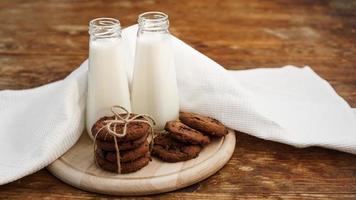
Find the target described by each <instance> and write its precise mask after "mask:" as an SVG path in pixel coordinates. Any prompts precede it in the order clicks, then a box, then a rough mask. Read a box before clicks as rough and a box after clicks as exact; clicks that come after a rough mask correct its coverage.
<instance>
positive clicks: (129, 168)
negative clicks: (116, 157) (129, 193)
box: [95, 153, 151, 174]
mask: <svg viewBox="0 0 356 200" xmlns="http://www.w3.org/2000/svg"><path fill="white" fill-rule="evenodd" d="M95 158H96V161H97V164H98V165H99V167H101V168H102V169H104V170H106V171H110V172H114V173H116V172H117V163H116V162H110V161H108V160H106V159H104V158H102V157H101V156H96V157H95ZM150 160H151V156H150V154H149V153H146V154H145V155H144V156H142V157H140V158H138V159H136V160H134V161H131V162H124V163H121V173H122V174H127V173H131V172H135V171H138V170H140V169H142V168H143V167H145V166H146V165H148V163H149V162H150Z"/></svg>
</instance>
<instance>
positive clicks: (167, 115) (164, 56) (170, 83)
mask: <svg viewBox="0 0 356 200" xmlns="http://www.w3.org/2000/svg"><path fill="white" fill-rule="evenodd" d="M138 23H139V29H138V33H137V41H136V54H135V64H134V76H133V82H132V96H131V98H132V99H131V103H132V110H133V112H134V113H144V114H149V115H150V116H152V117H153V118H154V119H155V121H156V126H155V129H156V130H163V129H164V126H165V124H166V122H167V121H170V120H175V119H177V118H178V114H179V99H178V89H177V80H176V72H175V66H174V57H173V52H172V47H171V35H170V33H169V31H168V27H169V21H168V16H167V15H166V14H164V13H161V12H146V13H143V14H141V15H140V16H139V19H138Z"/></svg>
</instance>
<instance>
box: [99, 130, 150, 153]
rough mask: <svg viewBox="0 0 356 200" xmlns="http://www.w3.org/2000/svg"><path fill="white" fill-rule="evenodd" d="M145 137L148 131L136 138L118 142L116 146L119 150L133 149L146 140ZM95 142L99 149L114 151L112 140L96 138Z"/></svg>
mask: <svg viewBox="0 0 356 200" xmlns="http://www.w3.org/2000/svg"><path fill="white" fill-rule="evenodd" d="M147 137H148V133H146V135H144V136H143V137H140V138H138V139H136V140H131V141H127V142H118V147H119V149H120V150H129V149H135V148H137V147H139V146H140V145H142V144H143V143H144V142H145V141H146V140H147ZM96 144H97V147H98V148H99V149H103V150H104V151H116V149H115V143H114V141H111V142H110V141H102V140H96Z"/></svg>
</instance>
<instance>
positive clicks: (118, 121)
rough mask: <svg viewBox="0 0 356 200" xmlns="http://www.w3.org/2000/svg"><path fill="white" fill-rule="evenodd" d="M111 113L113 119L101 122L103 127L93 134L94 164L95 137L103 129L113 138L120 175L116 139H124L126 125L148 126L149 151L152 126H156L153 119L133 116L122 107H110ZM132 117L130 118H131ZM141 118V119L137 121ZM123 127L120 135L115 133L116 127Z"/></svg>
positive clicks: (119, 158) (119, 169) (118, 151)
mask: <svg viewBox="0 0 356 200" xmlns="http://www.w3.org/2000/svg"><path fill="white" fill-rule="evenodd" d="M117 109H118V110H119V111H123V113H118V112H117ZM111 112H112V113H113V114H114V117H115V118H114V119H108V120H104V121H103V124H104V125H103V126H102V127H101V128H100V129H99V130H98V131H97V132H96V133H95V136H94V160H95V162H96V159H95V156H96V149H97V144H96V141H97V140H96V137H97V136H98V134H99V133H100V131H102V130H103V129H106V131H107V132H106V134H109V135H111V136H113V137H114V144H115V150H116V162H117V173H118V174H121V163H120V160H121V157H120V150H119V144H118V141H117V138H122V137H125V136H126V134H127V126H128V124H130V123H132V122H141V123H146V124H148V125H149V126H150V133H149V134H150V137H151V143H150V150H151V149H152V146H153V139H154V129H153V126H154V125H155V124H156V123H155V121H154V119H153V118H152V117H151V116H149V115H146V114H134V113H130V112H129V111H128V110H127V109H125V108H124V107H122V106H112V107H111ZM131 116H132V117H131ZM139 118H143V119H139ZM122 125H124V126H123V128H122V131H120V132H121V133H118V132H117V126H119V127H120V128H121V126H122Z"/></svg>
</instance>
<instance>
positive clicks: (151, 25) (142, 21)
mask: <svg viewBox="0 0 356 200" xmlns="http://www.w3.org/2000/svg"><path fill="white" fill-rule="evenodd" d="M137 22H138V24H139V26H140V28H141V29H144V30H148V31H160V30H166V29H168V27H169V20H168V15H167V14H165V13H163V12H159V11H149V12H145V13H142V14H140V15H139V16H138V20H137Z"/></svg>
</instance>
